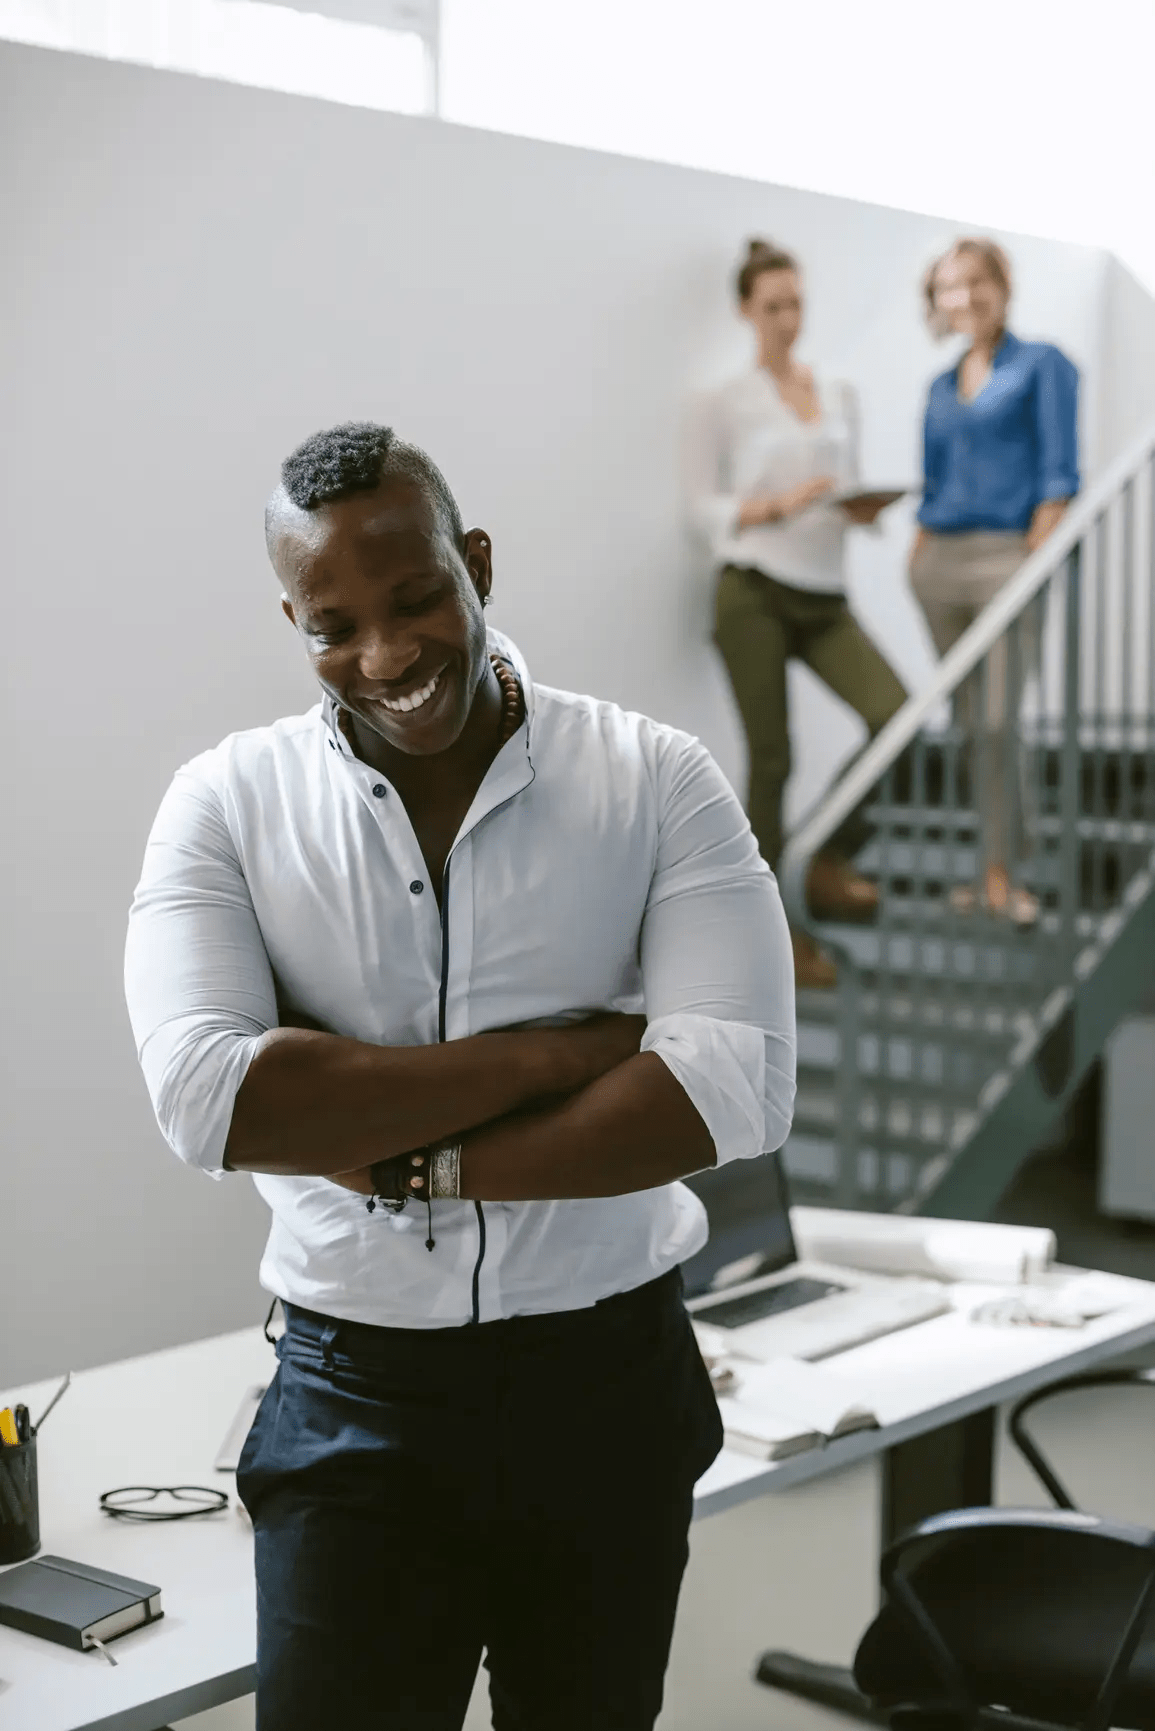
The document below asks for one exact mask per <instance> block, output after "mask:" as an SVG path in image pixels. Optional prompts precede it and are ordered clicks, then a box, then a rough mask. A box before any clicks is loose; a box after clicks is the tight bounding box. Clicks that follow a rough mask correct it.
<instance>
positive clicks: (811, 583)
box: [691, 240, 906, 986]
mask: <svg viewBox="0 0 1155 1731" xmlns="http://www.w3.org/2000/svg"><path fill="white" fill-rule="evenodd" d="M736 287H737V293H738V303H739V310H740V311H741V314H742V317H743V318H744V319H746V321H747V322H748V323H749V324H750V326H751V328H752V329H753V331H754V334H755V336H756V338H757V343H758V355H757V362H756V364H755V366H754V367H753V368H752V369H751V370H750V371H748V372H744V373H742V374H740V375H739V376H738V377H737V378H736V379H733V380H731V381H730V382H729V383H728V384H726V385H723V386H722V387H721V389H720V390H717V391H715V392H714V393H712V395H711V396H710V397H709V398H707V399H706V400H705V401H704V402H703V403H702V405H701V407H700V410H699V413H698V415H697V417H696V422H695V427H694V436H693V441H692V455H691V491H692V495H693V497H692V507H693V515H694V520H695V522H696V524H697V526H698V527H699V529H701V530H702V532H703V533H704V534H705V535H706V536H707V538H708V540H709V543H710V548H711V551H712V553H713V556H714V560H715V563H716V566H717V570H718V581H717V591H716V599H715V617H714V640H715V642H716V643H717V645H718V648H719V649H720V650H721V652H722V657H723V660H724V661H725V663H726V669H727V672H728V673H729V675H730V682H731V685H732V686H733V689H734V697H735V699H736V701H737V704H738V709H739V712H740V714H741V717H742V722H743V726H744V728H745V731H746V740H747V745H748V747H749V760H750V762H749V797H748V801H747V809H748V811H749V814H750V823H751V826H752V828H753V830H754V834H755V836H756V837H757V838H758V845H759V847H760V848H761V851H762V854H763V857H764V858H765V859H766V860H767V861H768V862H769V864H770V866H771V867H775V866H776V865H777V862H778V855H779V853H780V851H781V847H782V790H783V788H784V786H785V783H786V778H787V776H788V775H789V773H790V730H789V719H788V716H787V707H786V663H787V661H788V660H790V658H791V657H792V656H793V657H797V658H798V659H799V660H802V661H805V662H806V664H807V666H808V667H810V668H811V669H812V670H813V672H815V673H816V674H817V675H818V677H819V678H820V679H822V680H823V681H824V682H825V683H826V684H827V685H828V686H829V687H830V689H831V690H832V691H833V692H835V693H836V694H837V696H839V697H841V698H842V699H843V701H844V702H846V703H848V704H849V705H850V706H851V708H852V709H854V710H856V711H857V712H858V714H859V715H861V717H862V719H863V721H864V722H865V723H866V726H867V729H868V731H869V732H870V734H871V735H873V734H875V733H877V732H878V730H879V729H880V728H881V727H883V726H884V725H885V723H886V722H888V721H889V720H890V718H891V716H892V715H894V713H895V712H896V711H897V710H898V709H900V708H901V706H902V704H903V703H904V702H905V700H906V693H905V691H904V690H903V688H902V685H901V684H900V683H899V680H898V678H897V677H896V675H895V674H894V672H893V671H892V669H891V668H890V666H889V665H888V664H887V662H886V661H885V660H884V659H883V657H882V655H881V654H880V653H879V651H878V649H876V648H875V646H874V644H873V643H872V642H871V641H870V639H869V638H868V637H867V636H866V634H865V632H864V631H863V629H862V627H861V626H860V625H859V624H858V622H857V620H855V618H854V617H853V615H852V614H851V612H850V609H849V608H848V606H847V604H846V575H845V561H844V557H843V542H844V540H845V536H846V530H847V527H848V525H849V524H850V523H852V522H853V523H870V522H873V520H874V518H875V516H876V515H877V514H878V511H879V509H880V506H879V505H878V504H876V503H861V504H857V505H852V506H840V505H836V504H833V503H831V502H829V498H828V495H830V494H832V493H834V492H835V491H836V490H839V489H845V488H846V487H849V486H853V485H854V484H855V483H856V482H857V481H858V478H859V476H858V404H857V398H856V395H855V392H854V390H853V388H852V387H851V386H850V385H847V384H843V383H840V382H838V381H835V380H823V379H818V378H816V377H815V375H814V373H813V372H812V371H811V369H810V368H809V367H807V366H804V365H802V363H801V362H799V361H796V360H795V359H794V357H793V352H792V351H793V348H794V344H795V342H796V340H797V338H798V334H799V331H800V330H801V328H802V310H803V309H802V285H801V279H800V272H799V269H798V265H797V262H796V261H795V260H794V259H793V258H792V257H791V255H790V254H789V253H786V252H783V251H782V250H781V249H780V248H778V247H775V246H771V245H769V244H768V243H767V242H765V241H760V240H754V241H751V242H750V244H749V248H748V251H747V255H746V258H745V260H744V261H743V263H742V266H741V268H740V269H739V271H738V275H737V283H736ZM807 889H808V896H809V901H810V906H811V908H812V909H813V911H814V912H815V913H816V914H819V915H822V916H825V917H827V918H832V919H869V918H870V917H871V916H872V915H873V913H874V912H875V909H876V908H877V905H878V897H877V891H876V889H875V886H874V885H873V884H871V883H869V882H868V881H867V880H866V879H864V878H861V877H858V876H856V875H855V874H854V872H853V871H852V869H851V868H850V867H849V866H848V865H847V864H846V862H845V860H844V859H843V858H841V857H840V856H839V855H838V853H837V852H834V851H832V852H831V853H829V854H826V855H823V856H821V857H820V858H819V859H817V860H816V861H815V862H814V865H813V866H812V868H811V872H810V878H809V881H808V885H807ZM794 962H795V972H796V977H797V980H798V984H799V985H810V986H829V985H833V984H834V980H835V977H836V976H835V970H834V965H833V963H832V962H831V961H830V960H829V958H828V957H826V956H825V955H824V954H823V953H822V952H821V951H819V950H818V949H817V947H816V946H815V945H814V943H813V941H812V940H811V939H810V938H808V937H807V936H806V935H805V934H803V933H796V934H795V938H794Z"/></svg>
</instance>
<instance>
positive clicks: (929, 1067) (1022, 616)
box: [780, 423, 1155, 1218]
mask: <svg viewBox="0 0 1155 1731" xmlns="http://www.w3.org/2000/svg"><path fill="white" fill-rule="evenodd" d="M856 813H857V814H858V815H857V817H855V816H854V814H856ZM848 819H851V820H852V821H853V822H855V823H856V824H857V825H859V826H860V827H861V828H862V829H863V832H864V833H863V846H862V848H861V850H860V851H859V853H858V855H857V861H858V865H859V868H860V869H861V870H862V871H863V873H864V874H865V875H866V876H868V877H871V878H873V879H874V880H875V881H876V882H877V883H878V886H879V891H880V909H879V916H878V919H877V921H876V922H875V923H874V924H873V925H871V926H867V927H852V926H843V925H840V926H832V925H817V924H815V922H814V921H813V920H812V919H811V917H810V915H809V914H808V912H807V910H806V907H805V897H804V890H803V886H804V884H805V881H806V874H807V870H808V867H809V864H810V861H811V860H812V859H813V857H814V855H815V854H816V853H818V852H819V851H820V850H821V849H822V848H823V847H824V846H825V845H826V844H827V842H828V841H829V840H830V838H831V837H832V836H833V835H834V834H835V832H836V831H838V830H839V829H840V828H841V826H843V825H844V824H845V823H846V821H847V820H848ZM984 834H985V835H986V836H987V837H988V852H989V838H990V837H991V836H992V835H994V836H997V837H998V838H999V839H1000V840H1001V841H1003V842H1005V841H1006V840H1007V838H1011V846H1010V848H1009V851H1010V853H1011V856H1012V858H1011V862H1008V863H1012V871H1013V875H1014V879H1015V882H1016V883H1017V884H1019V885H1021V886H1022V887H1023V888H1025V889H1028V890H1030V891H1032V892H1033V894H1034V895H1035V896H1036V897H1037V898H1038V900H1039V917H1038V919H1037V920H1036V921H1035V923H1034V924H1033V925H1026V926H1023V927H1016V926H1015V925H1013V924H1012V923H1011V922H1010V920H1009V919H1007V918H1006V917H1005V916H1000V915H996V914H993V913H991V912H989V911H987V910H985V909H984V908H983V907H982V905H981V903H980V904H979V905H976V906H972V907H967V906H966V905H965V902H966V896H967V890H968V888H969V886H973V885H976V884H978V883H980V881H981V879H982V875H983V868H984V840H983V837H984ZM996 857H997V856H996ZM780 881H781V887H782V893H783V896H784V899H785V901H786V906H787V911H788V913H789V915H790V919H791V921H792V923H794V924H796V925H799V926H806V927H808V928H809V929H810V930H811V931H813V932H814V933H815V935H816V936H817V937H818V938H819V940H820V941H821V942H822V943H823V944H824V945H825V946H826V947H827V948H828V949H829V950H831V951H832V952H834V953H835V955H836V957H837V960H838V965H839V983H838V986H837V988H836V989H835V990H833V991H829V992H802V993H800V994H799V1002H798V1022H799V1028H798V1059H799V1075H798V1102H797V1108H796V1114H795V1120H794V1129H793V1132H792V1134H791V1137H790V1140H789V1141H788V1142H787V1144H786V1149H785V1153H784V1158H785V1161H786V1164H787V1167H788V1169H789V1171H790V1175H791V1187H792V1191H793V1193H794V1195H795V1198H796V1200H798V1201H802V1200H806V1201H811V1202H824V1203H828V1204H830V1205H832V1206H836V1207H852V1208H853V1207H859V1208H872V1209H896V1210H901V1211H903V1212H910V1213H926V1214H937V1215H952V1216H956V1217H963V1218H968V1217H969V1218H980V1217H982V1216H984V1215H985V1214H987V1213H988V1212H989V1211H990V1209H991V1208H992V1207H993V1206H994V1204H995V1203H996V1201H997V1199H998V1197H999V1195H1000V1194H1001V1192H1002V1191H1003V1190H1004V1189H1005V1187H1006V1185H1007V1183H1008V1182H1009V1180H1010V1178H1011V1176H1012V1175H1013V1173H1014V1171H1015V1168H1016V1166H1017V1165H1018V1164H1019V1162H1020V1161H1021V1160H1022V1159H1023V1158H1024V1157H1025V1156H1026V1155H1027V1154H1028V1153H1030V1152H1031V1150H1032V1149H1033V1148H1035V1147H1037V1146H1038V1145H1039V1143H1040V1142H1041V1141H1042V1140H1043V1139H1044V1138H1045V1136H1046V1135H1047V1133H1048V1131H1049V1130H1050V1129H1051V1127H1052V1126H1053V1123H1054V1121H1055V1119H1056V1118H1057V1117H1058V1115H1059V1114H1060V1113H1062V1111H1063V1110H1064V1109H1065V1107H1066V1105H1067V1103H1068V1102H1069V1100H1070V1098H1071V1096H1072V1094H1073V1093H1074V1091H1075V1089H1076V1087H1077V1086H1078V1084H1079V1082H1080V1081H1081V1079H1082V1077H1083V1076H1084V1074H1085V1072H1086V1070H1087V1068H1088V1067H1089V1065H1090V1064H1091V1063H1092V1062H1093V1061H1094V1059H1095V1058H1096V1057H1097V1056H1098V1055H1099V1053H1100V1051H1101V1050H1102V1047H1103V1043H1104V1041H1105V1039H1106V1037H1107V1035H1108V1034H1109V1033H1110V1032H1111V1030H1112V1028H1113V1027H1114V1026H1115V1025H1116V1024H1117V1022H1118V1021H1119V1020H1120V1019H1121V1018H1122V1017H1123V1016H1124V1015H1126V1014H1127V1013H1128V1012H1129V1011H1130V1010H1131V1009H1132V1008H1134V1007H1135V1006H1136V1005H1137V1004H1138V1003H1139V1002H1140V1001H1141V1000H1142V998H1143V996H1144V992H1145V990H1147V989H1149V982H1150V979H1151V975H1152V972H1153V970H1155V423H1153V424H1152V425H1151V426H1150V427H1149V428H1148V429H1147V431H1146V432H1145V434H1144V436H1143V437H1142V438H1141V439H1140V440H1138V441H1137V442H1136V443H1135V444H1134V445H1133V446H1132V448H1131V449H1130V450H1129V451H1127V452H1126V453H1124V455H1123V456H1122V457H1121V458H1120V459H1119V460H1118V461H1117V462H1116V463H1115V464H1113V465H1112V467H1111V468H1110V469H1109V470H1108V471H1107V473H1105V474H1104V475H1103V476H1102V477H1101V478H1100V480H1099V481H1098V482H1097V483H1096V485H1095V486H1094V487H1092V488H1091V489H1090V490H1089V491H1088V492H1087V493H1086V494H1085V495H1083V496H1082V497H1081V498H1080V499H1078V500H1077V501H1076V502H1075V504H1074V506H1073V507H1072V509H1071V510H1070V511H1069V512H1068V514H1067V516H1066V518H1065V519H1064V521H1063V523H1062V524H1061V526H1060V528H1059V529H1058V530H1057V531H1056V532H1055V534H1054V535H1053V536H1052V537H1051V539H1050V540H1049V541H1048V542H1047V543H1046V544H1045V545H1044V546H1043V547H1042V548H1040V549H1039V551H1038V552H1037V553H1035V554H1034V555H1032V557H1031V558H1030V559H1028V561H1027V562H1026V564H1025V565H1024V566H1023V568H1022V569H1021V571H1019V572H1018V573H1017V574H1016V576H1015V577H1014V578H1013V579H1012V581H1011V582H1010V583H1009V584H1008V585H1007V587H1006V588H1005V589H1004V590H1003V591H1002V593H1001V594H1000V595H999V596H998V597H997V598H996V600H995V601H994V602H993V603H992V604H991V605H990V606H989V607H988V608H987V609H986V611H985V612H984V613H983V615H982V616H981V618H980V619H979V620H977V621H976V623H975V625H974V626H973V627H972V628H971V630H970V631H969V632H968V633H967V634H966V636H965V637H964V638H962V639H961V640H960V642H959V643H957V644H956V645H955V647H954V648H953V649H952V651H951V652H950V654H949V655H948V656H947V657H946V658H945V659H944V660H943V662H942V663H941V664H940V667H939V669H938V671H937V674H936V677H935V679H934V682H933V683H932V685H931V686H930V687H929V689H928V690H926V691H925V692H923V693H922V694H921V695H920V696H918V697H917V698H914V699H912V700H911V701H910V702H909V703H908V704H907V705H906V706H905V708H904V709H903V710H902V711H901V712H900V713H899V714H898V715H897V716H895V718H894V720H893V721H892V722H891V723H890V724H889V726H888V727H887V728H886V729H885V730H884V731H883V732H882V733H881V734H880V735H879V736H878V737H877V738H876V739H875V740H874V741H873V742H872V743H871V745H870V746H869V747H868V749H867V750H866V751H865V752H864V753H863V754H862V756H861V757H860V758H859V759H858V761H857V762H856V763H855V765H854V766H853V768H852V769H851V770H850V771H849V772H848V773H847V774H846V775H845V776H844V777H843V778H842V780H841V781H840V782H839V783H838V784H837V785H836V786H835V788H834V789H833V791H832V792H831V793H830V794H829V795H828V796H827V797H826V798H825V799H824V800H823V801H822V802H821V804H820V805H819V806H818V807H817V809H816V810H815V811H814V812H813V813H812V814H811V815H810V816H809V817H808V818H807V820H806V821H805V822H804V823H803V824H802V825H801V826H800V827H799V829H798V830H797V831H796V832H795V833H794V835H793V836H792V837H791V839H790V841H789V843H788V845H787V848H786V851H785V854H784V856H783V860H782V867H781V873H780ZM952 891H954V892H955V894H954V896H952V894H951V892H952ZM960 904H961V905H960ZM1153 1149H1155V1126H1153ZM1153 1157H1155V1153H1153Z"/></svg>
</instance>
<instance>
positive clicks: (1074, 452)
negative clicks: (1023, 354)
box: [1035, 344, 1079, 501]
mask: <svg viewBox="0 0 1155 1731" xmlns="http://www.w3.org/2000/svg"><path fill="white" fill-rule="evenodd" d="M1035 409H1036V414H1037V417H1038V419H1037V428H1038V452H1039V475H1038V496H1039V499H1040V501H1042V500H1046V499H1073V498H1074V496H1075V494H1076V493H1077V492H1078V491H1079V372H1078V368H1077V367H1075V366H1074V364H1073V363H1072V362H1071V361H1069V360H1068V359H1067V357H1066V355H1065V354H1063V353H1062V351H1061V350H1060V349H1056V348H1053V347H1052V346H1051V345H1050V344H1048V345H1047V347H1046V348H1045V349H1044V350H1043V352H1042V354H1041V355H1040V357H1039V369H1038V373H1037V375H1036V379H1035Z"/></svg>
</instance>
